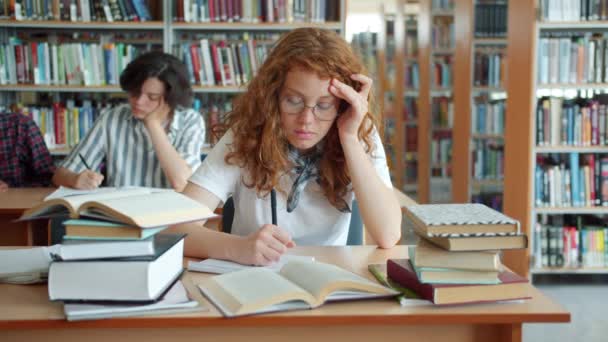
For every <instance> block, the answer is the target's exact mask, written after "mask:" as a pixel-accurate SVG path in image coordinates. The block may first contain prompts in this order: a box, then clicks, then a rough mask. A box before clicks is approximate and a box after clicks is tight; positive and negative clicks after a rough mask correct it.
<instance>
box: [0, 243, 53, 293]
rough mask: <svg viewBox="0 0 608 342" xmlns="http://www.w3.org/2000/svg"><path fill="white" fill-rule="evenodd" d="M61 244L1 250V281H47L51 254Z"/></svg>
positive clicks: (13, 282)
mask: <svg viewBox="0 0 608 342" xmlns="http://www.w3.org/2000/svg"><path fill="white" fill-rule="evenodd" d="M58 250H59V245H54V246H50V247H34V248H20V249H1V250H0V283H9V284H35V283H41V282H46V281H47V278H48V274H49V266H50V265H51V262H52V261H53V258H52V257H51V254H53V253H57V251H58Z"/></svg>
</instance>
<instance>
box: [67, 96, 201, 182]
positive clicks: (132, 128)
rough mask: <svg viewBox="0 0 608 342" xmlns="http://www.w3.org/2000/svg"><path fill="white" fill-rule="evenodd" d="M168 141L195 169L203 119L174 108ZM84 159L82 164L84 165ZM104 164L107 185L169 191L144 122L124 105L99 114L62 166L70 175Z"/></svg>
mask: <svg viewBox="0 0 608 342" xmlns="http://www.w3.org/2000/svg"><path fill="white" fill-rule="evenodd" d="M167 135H168V138H169V142H170V143H171V144H172V145H173V147H174V148H175V149H176V150H177V153H179V155H180V156H181V157H182V158H183V159H184V160H185V161H186V163H188V165H189V166H190V167H191V168H192V170H195V169H196V168H197V167H198V166H199V165H200V163H201V162H200V156H201V148H202V147H203V142H204V140H205V126H204V123H203V119H202V116H201V115H200V114H199V113H198V112H196V111H194V110H192V109H176V110H175V112H174V115H173V119H172V121H171V126H170V127H169V132H168V134H167ZM83 159H84V161H85V162H83ZM103 162H105V167H106V172H105V173H106V178H105V182H106V184H105V185H106V186H146V187H157V188H170V187H171V185H170V183H169V180H168V179H167V177H166V176H165V174H164V173H163V170H162V169H161V166H160V161H159V160H158V157H157V155H156V151H155V150H154V146H153V144H152V140H151V138H150V136H149V135H148V130H147V129H146V127H145V125H144V123H143V121H141V120H138V119H136V118H134V117H133V114H132V113H131V107H130V106H129V105H128V104H123V105H120V106H118V107H114V108H111V109H108V110H106V111H104V112H102V113H101V115H100V116H99V118H98V119H97V120H96V121H95V124H94V125H93V127H92V128H91V130H90V131H89V132H88V133H87V135H86V136H85V137H84V139H83V140H82V141H81V142H80V143H79V144H78V146H76V148H74V149H73V150H72V153H70V155H69V156H68V158H66V159H65V160H64V161H63V163H62V164H61V166H62V167H65V168H67V169H69V170H70V171H72V172H76V173H80V172H82V171H84V170H85V169H86V167H87V166H85V163H86V164H87V165H88V166H89V167H90V168H91V169H92V170H95V171H99V169H100V166H101V164H102V163H103Z"/></svg>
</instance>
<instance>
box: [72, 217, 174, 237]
mask: <svg viewBox="0 0 608 342" xmlns="http://www.w3.org/2000/svg"><path fill="white" fill-rule="evenodd" d="M63 225H64V226H65V234H66V236H65V237H64V239H65V238H67V239H74V240H75V239H100V240H101V239H112V240H123V239H124V240H137V239H145V238H148V237H150V236H153V235H154V234H156V233H158V232H160V231H162V230H163V229H165V228H167V227H166V226H162V227H158V228H139V227H134V226H130V225H126V224H122V223H114V222H108V221H100V220H87V219H72V220H67V221H65V222H63Z"/></svg>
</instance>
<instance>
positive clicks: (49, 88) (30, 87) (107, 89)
mask: <svg viewBox="0 0 608 342" xmlns="http://www.w3.org/2000/svg"><path fill="white" fill-rule="evenodd" d="M192 90H193V91H194V92H195V93H242V92H244V91H245V90H246V88H245V87H244V86H213V87H209V86H193V87H192ZM0 91H20V92H89V93H94V92H99V93H121V92H123V91H122V89H121V88H120V87H119V86H82V85H78V86H77V85H61V86H59V85H35V84H18V85H0Z"/></svg>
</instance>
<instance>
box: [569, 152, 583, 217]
mask: <svg viewBox="0 0 608 342" xmlns="http://www.w3.org/2000/svg"><path fill="white" fill-rule="evenodd" d="M570 177H571V179H570V187H571V194H572V206H573V207H579V206H581V197H580V193H579V191H580V190H579V186H580V183H579V182H580V181H579V179H578V178H579V166H578V152H572V153H570Z"/></svg>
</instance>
